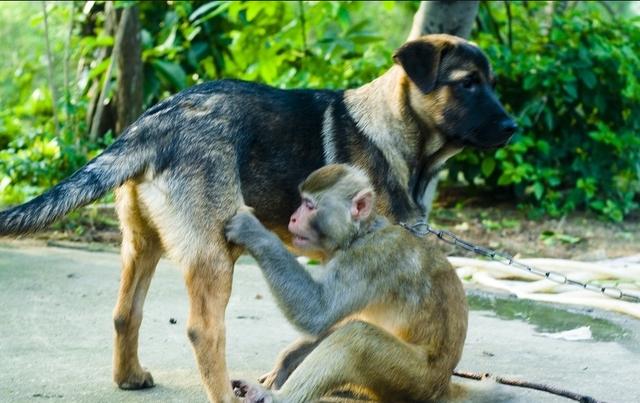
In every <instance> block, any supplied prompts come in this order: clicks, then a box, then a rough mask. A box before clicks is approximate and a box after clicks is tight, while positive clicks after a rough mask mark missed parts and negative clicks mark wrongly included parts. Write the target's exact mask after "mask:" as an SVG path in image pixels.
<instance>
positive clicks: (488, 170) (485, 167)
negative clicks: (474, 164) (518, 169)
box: [480, 157, 496, 177]
mask: <svg viewBox="0 0 640 403" xmlns="http://www.w3.org/2000/svg"><path fill="white" fill-rule="evenodd" d="M495 168H496V160H495V159H494V158H492V157H487V158H485V159H484V160H482V165H481V167H480V169H481V170H482V174H483V175H484V176H485V177H489V176H491V174H492V173H493V171H494V169H495Z"/></svg>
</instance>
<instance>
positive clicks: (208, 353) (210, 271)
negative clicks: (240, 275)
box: [185, 240, 238, 403]
mask: <svg viewBox="0 0 640 403" xmlns="http://www.w3.org/2000/svg"><path fill="white" fill-rule="evenodd" d="M211 250H212V251H213V253H211V251H208V252H209V253H207V252H204V251H200V253H198V254H197V255H200V256H201V257H200V259H202V258H203V257H204V256H206V255H207V254H208V255H209V257H206V258H205V259H204V260H199V261H196V262H194V263H192V264H191V265H189V267H188V269H187V271H186V273H185V280H186V283H187V289H188V292H189V301H190V307H189V320H188V324H187V333H188V335H189V339H190V340H191V344H192V346H193V350H194V352H195V355H196V360H197V362H198V367H199V368H200V375H201V376H202V380H203V382H204V385H205V388H206V390H207V395H208V396H209V400H210V401H212V402H216V403H217V402H221V403H228V402H235V401H238V399H237V398H236V397H235V395H234V394H233V391H232V389H231V383H230V381H229V375H228V374H227V365H226V358H225V326H224V313H225V309H226V306H227V302H228V301H229V296H230V294H231V280H232V277H233V263H234V260H235V258H237V255H235V256H232V255H231V254H230V252H228V251H227V249H226V244H225V243H224V241H222V240H220V242H219V243H218V244H213V245H211ZM203 255H204V256H203Z"/></svg>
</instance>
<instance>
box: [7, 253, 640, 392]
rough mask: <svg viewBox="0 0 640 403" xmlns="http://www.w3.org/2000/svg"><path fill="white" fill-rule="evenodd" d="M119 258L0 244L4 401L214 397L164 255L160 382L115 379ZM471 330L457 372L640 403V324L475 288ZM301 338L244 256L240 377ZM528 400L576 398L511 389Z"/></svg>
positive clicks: (232, 327)
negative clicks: (121, 385) (141, 387)
mask: <svg viewBox="0 0 640 403" xmlns="http://www.w3.org/2000/svg"><path fill="white" fill-rule="evenodd" d="M118 281H119V256H118V255H117V254H116V253H111V252H88V251H84V250H73V249H65V248H50V247H44V246H41V245H29V244H24V243H18V244H15V243H4V244H0V401H1V402H31V401H39V400H43V399H44V400H50V399H52V400H54V401H65V402H67V401H75V402H115V401H118V402H204V401H206V398H205V394H204V392H203V391H202V389H201V386H200V377H199V375H198V372H197V369H196V365H195V362H194V358H193V355H192V352H191V347H190V345H189V342H188V340H187V337H186V332H185V323H186V318H187V309H188V307H187V297H186V292H185V290H184V284H183V281H182V275H181V273H180V271H179V270H178V269H177V268H175V266H174V265H173V264H171V263H170V262H168V261H165V260H163V261H161V263H160V265H159V267H158V270H157V273H156V276H155V277H154V280H153V282H152V284H151V289H150V291H149V295H148V298H147V303H146V306H145V319H144V321H143V324H142V329H141V334H140V359H141V362H142V364H143V366H145V367H146V368H148V369H149V370H150V371H151V373H152V374H153V376H154V379H155V382H156V387H155V388H153V389H149V390H145V391H133V392H125V391H120V390H118V389H117V388H116V387H115V385H114V384H113V383H112V381H111V354H112V337H113V335H112V333H113V331H112V323H111V311H112V309H113V305H114V303H115V297H116V294H117V289H118ZM469 294H470V296H469V300H470V304H471V307H472V311H471V315H470V323H469V334H468V336H467V343H466V346H465V352H464V355H463V358H462V361H461V363H460V365H459V369H460V370H463V371H474V372H489V373H492V374H495V375H499V376H503V377H511V378H518V379H523V380H527V381H531V382H538V383H546V384H550V385H554V386H557V387H561V388H564V389H567V390H570V391H573V392H577V393H581V394H584V395H590V396H592V397H594V398H596V399H599V400H603V401H606V402H630V403H631V402H640V342H639V341H640V321H638V320H636V319H633V318H631V317H626V316H622V315H616V314H611V313H606V312H602V311H598V310H587V309H576V308H567V307H558V306H554V305H548V304H540V303H533V302H529V301H521V300H515V299H512V298H509V297H508V296H497V295H494V294H487V293H484V292H481V291H478V290H470V292H469ZM296 335H297V332H296V331H295V330H294V329H293V328H292V327H291V326H290V325H289V324H288V323H287V322H286V320H285V319H284V317H283V316H282V314H281V313H280V312H279V311H278V309H277V308H276V306H275V303H274V301H273V299H272V298H271V296H270V294H269V291H268V289H267V286H266V284H265V282H264V280H263V278H262V276H261V274H260V271H259V269H258V268H257V267H255V265H254V264H253V261H252V260H250V259H248V258H244V257H243V258H242V259H241V260H240V262H239V264H238V265H237V266H236V270H235V274H234V289H233V293H232V297H231V301H230V303H229V307H228V310H227V362H228V366H229V368H230V373H231V376H232V378H248V379H254V378H256V377H257V376H258V375H260V374H261V373H263V372H265V371H267V370H268V369H270V367H271V365H272V363H273V361H274V359H275V357H276V355H277V353H278V351H279V350H280V349H282V348H284V347H285V346H286V345H287V344H288V343H289V342H291V341H292V340H293V339H294V338H295V337H296ZM512 389H513V390H512V393H515V394H516V396H517V397H516V398H515V399H514V401H518V402H568V401H569V400H566V399H564V398H560V397H557V396H553V395H549V394H546V393H543V392H538V391H531V390H524V389H519V388H512Z"/></svg>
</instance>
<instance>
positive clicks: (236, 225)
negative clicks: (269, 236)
mask: <svg viewBox="0 0 640 403" xmlns="http://www.w3.org/2000/svg"><path fill="white" fill-rule="evenodd" d="M263 228H264V227H263V226H262V224H260V221H258V219H257V218H256V217H255V216H254V215H253V214H251V213H249V212H246V211H239V212H238V213H237V214H236V215H235V216H233V217H231V219H230V220H229V221H228V222H227V224H226V225H225V236H226V237H227V241H229V242H233V243H235V244H238V245H246V244H248V243H250V240H251V236H252V234H255V233H256V232H259V231H260V230H262V229H263Z"/></svg>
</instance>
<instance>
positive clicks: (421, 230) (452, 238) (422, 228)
mask: <svg viewBox="0 0 640 403" xmlns="http://www.w3.org/2000/svg"><path fill="white" fill-rule="evenodd" d="M400 225H401V226H402V227H404V228H406V229H407V230H409V231H410V232H412V233H413V234H415V235H417V236H419V237H424V236H426V235H428V234H433V235H435V236H436V237H438V239H440V240H441V241H444V242H446V243H448V244H450V245H454V246H459V247H461V248H462V249H465V250H468V251H470V252H473V253H475V254H478V255H481V256H485V257H488V258H489V259H491V260H494V261H496V262H500V263H502V264H504V265H507V266H511V267H515V268H517V269H521V270H524V271H527V272H529V273H531V274H534V275H536V276H539V277H544V278H546V279H547V280H551V281H553V282H554V283H558V284H569V285H572V286H575V287H580V288H583V289H585V290H589V291H593V292H597V293H599V294H603V295H606V296H607V297H611V298H615V299H620V300H626V301H630V302H640V296H636V295H632V294H629V293H627V292H624V291H622V290H621V289H619V288H617V287H609V286H603V285H598V284H592V283H582V282H580V281H576V280H571V279H569V278H567V276H565V275H564V274H562V273H558V272H553V271H544V270H540V269H536V268H535V267H531V266H529V265H526V264H524V263H522V262H519V261H517V260H514V258H513V256H511V255H509V254H506V253H502V252H497V251H495V250H493V249H489V248H485V247H483V246H478V245H474V244H473V243H471V242H469V241H465V240H463V239H460V238H458V237H457V236H456V235H454V234H453V233H451V232H449V231H446V230H438V229H434V228H432V227H431V226H430V225H429V224H427V222H426V221H424V220H420V221H418V222H416V223H415V224H412V225H411V224H407V223H403V222H401V223H400Z"/></svg>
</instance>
